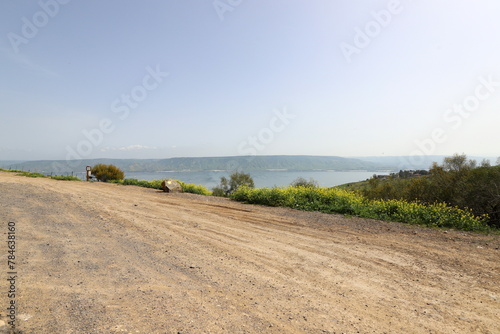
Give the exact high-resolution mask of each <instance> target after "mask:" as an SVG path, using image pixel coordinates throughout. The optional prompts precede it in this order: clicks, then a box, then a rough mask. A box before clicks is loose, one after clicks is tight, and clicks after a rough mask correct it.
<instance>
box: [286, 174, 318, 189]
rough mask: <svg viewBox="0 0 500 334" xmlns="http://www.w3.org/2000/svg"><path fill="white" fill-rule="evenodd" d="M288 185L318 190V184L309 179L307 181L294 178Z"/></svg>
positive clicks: (301, 178)
mask: <svg viewBox="0 0 500 334" xmlns="http://www.w3.org/2000/svg"><path fill="white" fill-rule="evenodd" d="M290 185H291V186H292V187H307V188H318V182H317V181H316V180H314V179H312V178H311V179H309V181H307V180H306V179H305V178H303V177H298V178H296V179H295V180H294V181H293V182H292V183H291V184H290Z"/></svg>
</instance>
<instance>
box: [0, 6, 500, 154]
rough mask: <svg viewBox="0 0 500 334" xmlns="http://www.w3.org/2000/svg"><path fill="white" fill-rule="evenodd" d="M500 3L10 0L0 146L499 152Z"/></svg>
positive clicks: (4, 150)
mask: <svg viewBox="0 0 500 334" xmlns="http://www.w3.org/2000/svg"><path fill="white" fill-rule="evenodd" d="M499 17H500V1H497V0H488V1H487V0H478V1H466V0H443V1H431V0H428V1H411V0H407V1H405V0H401V1H386V0H384V1H375V0H370V1H367V0H365V1H351V0H337V1H335V0H331V1H329V0H307V1H305V0H302V1H299V0H275V1H266V0H254V1H249V0H215V1H213V0H203V1H202V0H192V1H173V0H161V1H160V0H150V1H131V0H125V1H124V0H120V1H119V0H107V1H97V0H89V1H81V0H72V1H70V0H40V1H1V2H0V160H15V159H21V160H38V159H65V158H70V159H75V158H169V157H184V156H232V155H251V154H259V155H275V154H277V155H281V154H286V155H336V156H379V155H385V156H390V155H419V154H429V155H451V154H453V153H465V154H468V155H471V156H472V155H481V156H499V155H500V149H499V146H498V143H500V129H499V125H500V63H499V60H500V43H499V41H498V36H499V34H500V20H499Z"/></svg>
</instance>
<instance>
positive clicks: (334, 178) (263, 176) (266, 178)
mask: <svg viewBox="0 0 500 334" xmlns="http://www.w3.org/2000/svg"><path fill="white" fill-rule="evenodd" d="M229 174H230V172H228V171H204V172H154V173H142V172H126V173H125V178H127V179H138V180H147V181H150V180H163V179H176V180H180V181H182V182H185V183H193V184H199V185H203V186H205V187H207V188H208V189H212V188H213V187H215V186H216V185H217V184H219V182H220V178H221V177H222V176H225V177H229ZM373 174H378V175H383V174H387V173H381V172H377V173H374V172H335V171H305V172H295V171H294V172H291V171H256V172H250V175H251V176H252V178H253V180H254V182H255V187H257V188H272V187H274V186H277V187H283V186H288V185H289V184H290V183H292V182H293V181H294V180H295V179H297V178H298V177H303V178H305V179H307V180H309V179H311V178H312V179H314V180H316V181H317V182H318V183H319V185H320V186H321V187H333V186H338V185H340V184H344V183H349V182H357V181H363V180H366V179H369V178H370V177H372V175H373Z"/></svg>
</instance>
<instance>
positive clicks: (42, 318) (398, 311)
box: [0, 172, 500, 334]
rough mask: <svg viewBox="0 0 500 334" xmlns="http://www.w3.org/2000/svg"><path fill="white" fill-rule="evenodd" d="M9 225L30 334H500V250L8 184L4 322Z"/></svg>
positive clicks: (429, 235)
mask: <svg viewBox="0 0 500 334" xmlns="http://www.w3.org/2000/svg"><path fill="white" fill-rule="evenodd" d="M9 221H12V222H15V223H16V237H17V245H16V257H17V258H16V261H17V262H16V263H17V264H16V265H17V267H16V270H17V273H18V277H17V281H16V284H17V286H16V289H17V297H16V298H17V300H16V301H17V304H18V309H17V323H18V333H36V334H39V333H75V334H81V333H174V334H177V333H182V334H188V333H491V334H495V333H500V321H499V319H500V307H499V299H500V261H499V260H500V258H499V255H500V251H499V245H500V237H499V236H498V235H496V236H492V235H490V236H488V235H479V234H473V233H464V232H457V231H443V230H431V229H424V228H420V227H414V226H409V225H404V224H397V223H387V222H380V221H375V220H368V219H358V218H346V217H343V216H339V215H327V214H320V213H310V212H299V211H294V210H289V209H281V208H267V207H260V206H252V205H244V204H240V203H235V202H231V201H229V200H226V199H220V198H211V197H203V196H196V195H189V194H177V195H173V194H166V193H162V192H160V191H156V190H152V189H145V188H138V187H131V186H126V187H125V186H119V185H113V184H104V183H86V182H67V181H55V180H48V179H32V178H26V177H19V176H15V174H12V173H2V172H0V226H1V229H2V235H3V238H4V239H5V242H2V243H1V245H3V246H2V249H3V252H4V255H0V256H2V257H4V259H5V260H2V261H0V263H1V267H0V275H1V276H3V277H2V279H1V282H2V283H1V284H2V286H1V290H0V291H1V296H0V307H1V308H0V313H1V318H2V320H3V321H4V322H6V321H7V320H8V319H7V318H6V307H7V306H8V305H7V303H8V302H9V300H8V298H7V290H8V286H7V285H8V282H7V272H8V268H7V263H6V262H7V261H6V258H7V255H8V254H7V247H6V245H7V243H6V239H7V225H8V222H9ZM0 325H1V323H0ZM3 328H4V329H3V330H4V331H5V328H6V326H4V327H3Z"/></svg>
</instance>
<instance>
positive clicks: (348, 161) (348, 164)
mask: <svg viewBox="0 0 500 334" xmlns="http://www.w3.org/2000/svg"><path fill="white" fill-rule="evenodd" d="M99 163H103V164H113V165H115V166H117V167H119V168H120V169H122V170H123V171H124V172H159V171H211V170H227V171H233V170H242V171H246V172H250V171H258V170H291V171H311V170H335V171H354V170H366V171H381V170H390V169H392V167H394V166H388V165H385V164H383V163H377V162H371V161H364V160H361V159H356V158H342V157H336V156H299V155H283V156H234V157H203V158H169V159H87V160H70V161H66V160H44V161H25V162H19V163H15V164H12V165H9V166H5V167H4V168H11V169H22V170H30V171H32V172H41V173H67V172H73V171H75V172H80V171H85V167H86V166H94V165H96V164H99Z"/></svg>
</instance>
